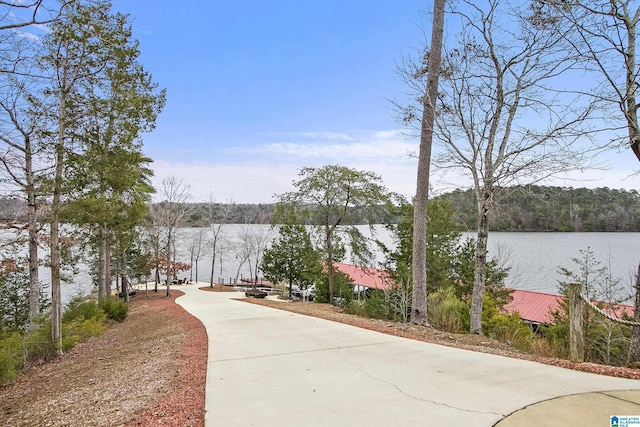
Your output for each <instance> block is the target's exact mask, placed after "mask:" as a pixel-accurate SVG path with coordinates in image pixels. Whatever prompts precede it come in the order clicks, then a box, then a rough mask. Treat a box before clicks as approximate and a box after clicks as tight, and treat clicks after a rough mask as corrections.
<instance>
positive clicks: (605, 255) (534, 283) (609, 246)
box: [181, 224, 640, 293]
mask: <svg viewBox="0 0 640 427" xmlns="http://www.w3.org/2000/svg"><path fill="white" fill-rule="evenodd" d="M265 227H267V228H268V226H262V225H249V226H246V225H236V224H233V225H229V226H227V230H226V231H225V235H226V236H225V245H227V246H231V245H232V244H234V242H235V243H236V244H237V243H238V242H239V235H241V234H242V233H246V232H249V233H251V232H255V233H259V232H263V229H264V228H265ZM362 230H368V228H367V227H363V228H362ZM198 231H199V229H193V228H192V229H182V236H183V239H185V240H184V241H185V242H187V241H188V240H189V239H190V238H192V236H195V235H196V234H197V233H198ZM469 235H471V236H473V234H469ZM376 236H377V238H379V239H380V240H382V241H384V242H389V243H390V242H391V238H390V235H389V233H388V232H387V231H386V230H384V229H383V228H382V227H379V228H378V231H377V235H376ZM183 246H186V245H183ZM588 247H590V248H591V250H592V251H593V253H594V255H595V256H596V258H597V259H598V260H599V261H600V262H602V264H603V266H605V265H606V266H608V267H609V268H610V269H611V271H612V273H613V275H614V277H618V278H620V279H621V280H622V282H623V283H625V284H628V286H629V287H630V286H631V283H632V281H633V279H634V277H635V273H636V271H637V268H638V267H637V266H638V262H640V233H505V232H493V233H490V234H489V256H490V257H497V258H498V259H499V260H500V262H501V264H502V265H504V266H508V267H511V270H510V276H509V278H508V280H507V285H508V286H509V287H512V288H516V289H526V290H532V291H538V292H547V293H557V287H558V280H561V279H562V278H563V277H562V276H561V275H560V274H559V273H558V269H559V268H560V267H565V268H567V269H569V270H574V271H575V270H577V266H576V265H575V264H574V263H573V262H572V261H571V259H572V258H580V257H581V254H580V250H585V249H587V248H588ZM181 253H182V256H183V261H185V262H189V259H188V255H187V252H186V251H184V250H183V251H182V252H181ZM225 254H226V256H224V257H223V260H222V272H220V271H219V268H220V264H219V261H216V274H215V275H214V277H215V278H216V280H217V278H218V277H224V278H225V280H227V281H228V280H229V278H230V277H234V278H235V276H236V272H237V268H238V263H237V262H236V259H235V256H234V255H233V253H232V252H231V251H225ZM347 262H348V260H347ZM210 263H211V256H210V255H209V256H207V257H206V259H205V260H204V262H202V263H200V264H199V267H198V270H199V272H198V279H199V280H201V281H208V280H209V275H210V273H211V268H210ZM373 266H376V265H373ZM240 271H241V275H243V276H245V277H248V276H249V269H248V267H247V266H244V267H242V268H241V269H240ZM185 275H187V276H188V272H187V273H185Z"/></svg>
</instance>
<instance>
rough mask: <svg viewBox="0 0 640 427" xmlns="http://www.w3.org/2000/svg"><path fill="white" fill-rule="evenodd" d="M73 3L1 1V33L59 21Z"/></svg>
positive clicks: (38, 0)
mask: <svg viewBox="0 0 640 427" xmlns="http://www.w3.org/2000/svg"><path fill="white" fill-rule="evenodd" d="M69 3H71V1H55V0H31V1H22V0H10V1H7V0H0V22H1V23H2V24H0V31H1V30H9V29H16V28H24V27H28V26H30V25H45V24H50V23H51V22H54V21H57V20H58V19H60V17H61V16H62V13H63V11H64V8H65V7H66V6H67V4H69Z"/></svg>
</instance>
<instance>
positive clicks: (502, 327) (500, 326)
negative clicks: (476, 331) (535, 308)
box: [483, 313, 535, 352]
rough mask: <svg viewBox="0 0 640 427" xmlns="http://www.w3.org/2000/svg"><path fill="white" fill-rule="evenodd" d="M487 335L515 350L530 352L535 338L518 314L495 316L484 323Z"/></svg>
mask: <svg viewBox="0 0 640 427" xmlns="http://www.w3.org/2000/svg"><path fill="white" fill-rule="evenodd" d="M483 330H484V331H485V334H486V335H487V336H489V337H491V338H495V339H497V340H498V341H501V342H505V343H507V344H509V345H511V346H513V347H514V348H516V349H518V350H520V351H525V352H529V351H531V348H532V346H533V341H534V339H535V336H534V334H533V332H532V331H531V329H530V328H529V326H527V324H526V323H524V322H523V321H522V319H521V318H520V316H519V315H518V314H517V313H513V314H495V315H493V316H491V317H490V318H488V319H486V321H485V322H483Z"/></svg>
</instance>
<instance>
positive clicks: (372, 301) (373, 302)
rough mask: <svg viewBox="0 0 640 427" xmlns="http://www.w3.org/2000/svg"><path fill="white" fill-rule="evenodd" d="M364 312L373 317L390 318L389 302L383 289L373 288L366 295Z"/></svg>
mask: <svg viewBox="0 0 640 427" xmlns="http://www.w3.org/2000/svg"><path fill="white" fill-rule="evenodd" d="M364 312H365V315H366V316H367V317H371V318H373V319H385V320H386V319H389V302H388V301H387V300H386V298H385V296H384V294H383V293H382V292H381V291H378V290H373V291H372V292H370V293H369V294H368V295H367V296H366V297H365V300H364Z"/></svg>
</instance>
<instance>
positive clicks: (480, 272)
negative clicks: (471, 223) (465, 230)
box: [470, 190, 491, 335]
mask: <svg viewBox="0 0 640 427" xmlns="http://www.w3.org/2000/svg"><path fill="white" fill-rule="evenodd" d="M490 197H491V195H490V192H489V191H487V190H485V191H483V193H482V198H479V199H480V200H479V201H478V236H477V239H476V265H475V269H474V274H473V295H472V298H471V330H470V332H471V333H472V334H478V335H482V306H483V301H484V290H485V282H486V278H487V242H488V240H489V207H488V206H489V199H490Z"/></svg>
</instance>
